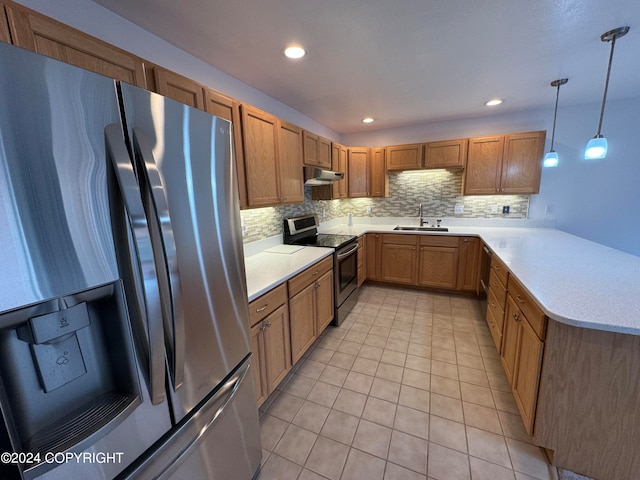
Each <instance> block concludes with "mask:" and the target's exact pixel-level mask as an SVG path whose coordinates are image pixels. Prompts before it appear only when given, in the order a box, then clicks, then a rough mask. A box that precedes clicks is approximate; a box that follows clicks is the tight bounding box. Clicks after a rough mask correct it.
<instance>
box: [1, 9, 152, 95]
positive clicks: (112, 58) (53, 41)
mask: <svg viewBox="0 0 640 480" xmlns="http://www.w3.org/2000/svg"><path fill="white" fill-rule="evenodd" d="M4 7H5V10H6V13H7V20H8V25H9V31H10V34H11V39H12V41H13V43H14V44H15V45H18V46H19V47H22V48H26V49H27V50H31V51H33V52H37V53H41V54H42V55H46V56H48V57H52V58H55V59H57V60H61V61H63V62H66V63H69V64H71V65H75V66H77V67H81V68H84V69H86V70H90V71H92V72H96V73H100V74H102V75H106V76H108V77H111V78H114V79H116V80H122V81H123V82H127V83H130V84H133V85H137V86H139V87H142V88H146V87H147V82H146V79H145V74H144V65H143V61H142V59H141V58H138V57H136V56H135V55H133V54H131V53H128V52H125V51H124V50H121V49H119V48H117V47H114V46H113V45H109V44H108V43H105V42H103V41H101V40H98V39H97V38H94V37H92V36H90V35H87V34H85V33H82V32H80V31H79V30H75V29H73V28H71V27H68V26H67V25H64V24H62V23H60V22H57V21H55V20H53V19H51V18H49V17H46V16H44V15H42V14H40V13H38V12H34V11H33V10H30V9H28V8H25V7H23V6H21V5H17V4H15V3H5V5H4ZM0 30H1V27H0ZM0 35H1V33H0Z"/></svg>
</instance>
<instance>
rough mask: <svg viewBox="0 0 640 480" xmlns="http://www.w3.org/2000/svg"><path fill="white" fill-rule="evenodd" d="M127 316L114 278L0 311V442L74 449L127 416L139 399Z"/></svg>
mask: <svg viewBox="0 0 640 480" xmlns="http://www.w3.org/2000/svg"><path fill="white" fill-rule="evenodd" d="M128 322H129V320H128V315H127V309H126V302H125V300H124V296H123V292H122V284H121V282H120V281H116V282H113V283H111V284H107V285H103V286H99V287H96V288H92V289H89V290H85V291H82V292H77V293H74V294H71V295H66V296H63V297H59V298H54V299H51V300H47V301H45V302H42V303H39V304H36V305H30V306H27V307H24V308H21V309H18V310H13V311H9V312H4V313H2V314H0V358H2V362H0V378H1V382H0V404H1V406H2V415H3V420H4V422H2V424H0V443H1V444H0V450H2V451H14V452H32V453H40V454H42V455H44V454H46V453H57V452H64V451H74V452H79V451H81V450H83V449H84V448H86V447H87V446H89V445H91V444H93V443H95V441H96V440H97V439H99V438H100V437H101V436H103V435H105V434H106V433H108V431H110V430H111V429H112V428H114V427H115V426H116V425H117V424H118V423H120V422H119V420H120V421H121V420H123V419H124V418H126V416H127V415H128V414H129V413H130V412H131V411H132V410H133V409H135V408H136V406H137V405H138V404H139V403H140V385H139V383H138V374H137V368H136V360H135V354H134V350H133V341H132V338H131V331H130V329H129V325H128ZM3 428H4V430H2V429H3ZM5 443H6V444H5ZM50 467H51V466H47V465H45V464H42V465H40V466H39V467H38V466H36V467H34V468H32V469H31V470H32V471H31V474H29V472H27V471H23V472H22V475H23V476H24V477H33V476H37V475H39V474H40V473H42V471H43V470H47V469H48V468H50Z"/></svg>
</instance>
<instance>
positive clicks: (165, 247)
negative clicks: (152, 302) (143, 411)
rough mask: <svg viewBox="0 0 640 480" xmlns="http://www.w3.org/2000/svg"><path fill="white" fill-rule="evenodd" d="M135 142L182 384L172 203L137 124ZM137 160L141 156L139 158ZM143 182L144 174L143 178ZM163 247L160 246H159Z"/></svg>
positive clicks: (173, 368) (174, 365)
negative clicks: (157, 238) (156, 237)
mask: <svg viewBox="0 0 640 480" xmlns="http://www.w3.org/2000/svg"><path fill="white" fill-rule="evenodd" d="M133 144H134V151H135V153H136V157H138V156H139V159H140V161H141V162H142V166H143V167H144V168H143V170H144V172H145V177H146V181H147V182H148V185H147V186H146V187H147V189H148V195H149V197H150V198H151V200H152V202H151V203H152V204H153V205H152V210H153V211H154V216H155V219H154V221H155V222H157V223H156V227H157V228H156V229H154V228H153V227H152V228H151V234H152V235H153V234H154V230H156V231H157V230H159V235H160V237H161V241H160V242H157V245H156V242H152V245H153V247H154V249H155V253H156V258H164V261H165V270H164V272H163V273H166V274H160V275H159V276H158V279H159V280H160V292H161V297H162V300H163V302H162V303H165V302H167V301H169V302H170V306H168V305H165V309H166V310H169V312H170V318H171V319H172V322H171V325H170V328H171V332H172V335H171V342H170V344H169V346H168V347H169V354H170V360H171V361H170V363H171V364H170V368H169V371H170V373H171V375H172V380H173V387H174V389H176V390H177V389H178V388H180V386H181V385H182V382H183V379H184V362H185V360H184V357H185V352H184V350H185V340H184V338H185V334H184V316H183V310H182V304H181V299H180V275H179V272H178V259H177V256H176V244H175V240H174V238H173V227H172V226H171V217H170V215H169V205H168V202H167V197H166V193H165V188H164V185H163V183H162V177H161V175H160V171H159V169H158V166H157V165H156V161H155V158H154V156H153V149H152V147H151V145H152V144H151V142H150V141H149V139H148V137H147V135H146V134H145V133H144V131H142V130H141V129H139V128H136V127H134V128H133ZM136 160H137V159H136ZM140 181H141V182H142V178H141V179H140ZM158 249H160V250H158Z"/></svg>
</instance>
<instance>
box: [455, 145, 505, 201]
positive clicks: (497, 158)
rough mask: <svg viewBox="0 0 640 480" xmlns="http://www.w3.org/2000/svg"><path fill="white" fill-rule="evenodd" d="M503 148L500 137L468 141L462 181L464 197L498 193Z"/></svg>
mask: <svg viewBox="0 0 640 480" xmlns="http://www.w3.org/2000/svg"><path fill="white" fill-rule="evenodd" d="M503 146H504V137H502V136H496V137H481V138H471V139H470V140H469V154H468V158H467V168H466V169H465V173H464V181H463V194H464V195H480V194H485V195H486V194H489V195H491V194H497V193H500V174H501V168H502V152H503Z"/></svg>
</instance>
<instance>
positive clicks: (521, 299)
mask: <svg viewBox="0 0 640 480" xmlns="http://www.w3.org/2000/svg"><path fill="white" fill-rule="evenodd" d="M516 300H517V301H519V302H520V303H525V301H524V298H522V297H521V296H520V295H516Z"/></svg>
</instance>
